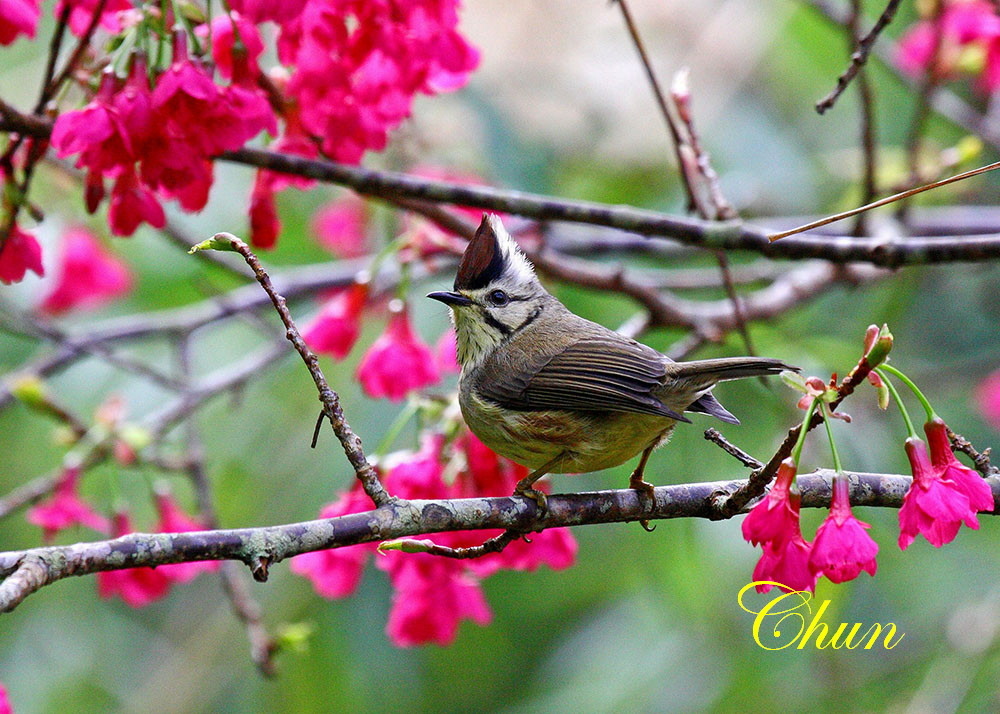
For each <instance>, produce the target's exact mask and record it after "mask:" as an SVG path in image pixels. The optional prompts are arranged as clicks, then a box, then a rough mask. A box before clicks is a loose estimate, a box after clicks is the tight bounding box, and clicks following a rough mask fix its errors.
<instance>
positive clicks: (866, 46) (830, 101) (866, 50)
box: [816, 0, 900, 114]
mask: <svg viewBox="0 0 1000 714" xmlns="http://www.w3.org/2000/svg"><path fill="white" fill-rule="evenodd" d="M899 4H900V0H889V3H888V4H887V5H886V7H885V10H883V11H882V14H881V15H879V18H878V20H877V21H876V22H875V25H874V26H873V27H872V29H871V30H870V31H869V32H868V34H867V35H865V36H864V37H863V38H861V40H860V41H859V42H858V49H857V50H856V51H855V52H854V54H852V55H851V64H849V65H848V67H847V69H846V70H844V73H843V74H842V75H840V77H838V78H837V86H836V87H835V88H834V89H833V91H831V92H830V93H829V94H828V95H826V96H825V97H823V98H822V99H821V100H819V101H818V102H817V103H816V111H817V112H819V113H820V114H823V113H824V112H825V111H826V110H828V109H830V108H831V107H832V106H833V105H834V104H835V103H836V102H837V99H838V98H839V97H840V95H841V94H843V93H844V90H845V89H847V85H848V84H850V83H851V80H852V79H854V77H855V76H856V75H857V74H858V72H859V71H861V68H862V67H864V66H865V62H867V61H868V55H869V54H870V53H871V51H872V46H873V45H874V44H875V40H877V39H878V36H879V35H880V34H881V33H882V30H884V29H885V28H886V27H887V26H888V24H889V23H890V22H892V18H893V17H895V16H896V10H898V9H899Z"/></svg>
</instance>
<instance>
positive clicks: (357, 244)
mask: <svg viewBox="0 0 1000 714" xmlns="http://www.w3.org/2000/svg"><path fill="white" fill-rule="evenodd" d="M366 220H367V217H366V215H365V203H364V201H362V200H361V199H360V198H359V197H358V196H356V195H355V194H353V193H349V194H345V195H344V196H342V197H340V198H338V199H336V200H334V201H331V202H330V203H327V204H325V205H324V206H321V207H320V209H319V210H318V211H316V213H315V215H313V219H312V232H313V235H315V236H316V239H317V240H318V241H319V243H320V245H322V246H323V247H324V248H326V249H327V250H329V251H330V252H331V253H333V254H334V255H337V256H340V257H341V258H357V257H359V256H362V255H364V254H365V253H367V252H368V245H367V243H368V241H367V236H366V235H365V223H366Z"/></svg>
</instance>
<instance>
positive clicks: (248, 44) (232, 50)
mask: <svg viewBox="0 0 1000 714" xmlns="http://www.w3.org/2000/svg"><path fill="white" fill-rule="evenodd" d="M234 25H235V31H234V27H233V26H234ZM195 32H196V34H197V35H198V37H199V38H200V39H201V40H203V41H205V40H207V39H208V37H209V27H208V26H207V25H199V26H198V28H197V30H196V31H195ZM237 41H238V42H239V44H240V45H242V47H241V48H238V46H237ZM211 46H212V59H213V60H215V66H216V67H218V68H219V74H221V75H222V76H223V77H225V78H226V79H232V77H233V63H234V62H238V63H240V64H242V65H244V66H245V68H247V69H249V70H250V71H249V75H250V76H252V77H256V76H257V75H258V74H259V73H260V69H259V68H258V67H257V61H258V59H260V56H261V54H263V52H264V41H263V40H262V39H261V37H260V31H259V30H258V29H257V26H256V25H255V24H254V23H253V22H251V21H250V20H248V19H247V18H246V17H244V16H243V15H242V14H241V13H240V12H237V11H235V10H234V11H233V12H231V13H224V14H221V15H219V16H217V17H216V18H215V19H213V20H212V25H211Z"/></svg>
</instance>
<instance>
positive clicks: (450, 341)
mask: <svg viewBox="0 0 1000 714" xmlns="http://www.w3.org/2000/svg"><path fill="white" fill-rule="evenodd" d="M434 358H435V359H434V363H435V364H436V365H437V368H438V371H439V372H440V373H441V374H458V373H459V372H461V371H462V366H461V365H460V364H459V363H458V342H457V336H456V335H455V330H454V329H453V328H450V329H448V330H445V332H444V334H443V335H441V339H439V340H438V341H437V344H436V345H434Z"/></svg>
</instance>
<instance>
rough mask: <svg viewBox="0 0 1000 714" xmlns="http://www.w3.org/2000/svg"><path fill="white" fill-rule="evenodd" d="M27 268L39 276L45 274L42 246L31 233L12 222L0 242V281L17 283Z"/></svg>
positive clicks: (22, 278)
mask: <svg viewBox="0 0 1000 714" xmlns="http://www.w3.org/2000/svg"><path fill="white" fill-rule="evenodd" d="M0 240H2V237H0ZM29 270H31V271H32V272H34V273H35V274H36V275H39V276H41V275H45V268H44V267H43V266H42V247H41V246H40V245H38V241H37V240H35V237H34V236H33V235H31V234H30V233H28V232H26V231H22V230H21V229H20V228H19V227H18V225H17V223H14V224H13V225H11V227H10V233H8V234H7V238H6V240H3V242H2V243H0V283H5V284H7V285H10V284H11V283H19V282H21V281H22V280H24V274H25V273H26V272H28V271H29Z"/></svg>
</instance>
